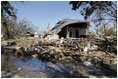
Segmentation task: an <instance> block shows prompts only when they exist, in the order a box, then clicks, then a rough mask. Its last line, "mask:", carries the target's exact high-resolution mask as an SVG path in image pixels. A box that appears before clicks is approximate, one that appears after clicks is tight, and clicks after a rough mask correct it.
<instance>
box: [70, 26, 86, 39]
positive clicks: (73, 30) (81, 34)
mask: <svg viewBox="0 0 118 79" xmlns="http://www.w3.org/2000/svg"><path fill="white" fill-rule="evenodd" d="M76 30H78V35H79V37H81V36H86V31H87V29H86V28H73V27H71V28H69V32H68V37H70V36H72V37H73V38H74V37H76ZM70 31H71V32H72V35H70ZM77 38H78V37H77Z"/></svg>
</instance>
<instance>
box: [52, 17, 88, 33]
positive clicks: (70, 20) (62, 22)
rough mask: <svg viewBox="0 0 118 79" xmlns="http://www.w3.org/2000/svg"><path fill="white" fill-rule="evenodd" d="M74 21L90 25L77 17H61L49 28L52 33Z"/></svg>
mask: <svg viewBox="0 0 118 79" xmlns="http://www.w3.org/2000/svg"><path fill="white" fill-rule="evenodd" d="M74 23H87V26H90V23H89V22H88V21H82V20H78V19H63V20H61V21H59V22H58V23H57V24H56V25H55V26H54V27H53V28H52V30H51V32H52V33H55V34H57V33H59V32H60V31H61V29H62V28H63V27H65V26H67V25H70V24H74Z"/></svg>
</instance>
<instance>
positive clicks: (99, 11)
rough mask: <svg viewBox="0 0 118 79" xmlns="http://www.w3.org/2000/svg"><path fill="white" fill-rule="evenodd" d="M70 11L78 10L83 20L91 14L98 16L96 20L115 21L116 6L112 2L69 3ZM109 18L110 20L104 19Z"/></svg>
mask: <svg viewBox="0 0 118 79" xmlns="http://www.w3.org/2000/svg"><path fill="white" fill-rule="evenodd" d="M69 4H71V5H72V10H77V9H80V13H81V15H83V16H84V19H88V18H89V17H90V16H91V15H92V14H93V13H96V15H99V18H98V17H97V18H96V19H97V20H114V21H117V4H116V2H113V1H70V3H69ZM106 16H110V17H111V18H110V19H109V18H106Z"/></svg>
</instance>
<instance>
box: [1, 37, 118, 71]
mask: <svg viewBox="0 0 118 79" xmlns="http://www.w3.org/2000/svg"><path fill="white" fill-rule="evenodd" d="M57 38H58V37H57V36H55V39H54V40H51V41H34V42H30V44H29V43H28V44H27V45H26V47H23V46H17V43H15V42H12V43H8V45H6V46H2V51H1V52H2V53H12V54H13V55H14V56H24V58H25V57H27V56H31V57H37V58H38V59H41V60H46V61H52V62H56V61H61V62H73V61H77V62H78V63H84V64H86V65H87V66H88V65H92V64H94V65H98V66H101V67H104V68H109V69H111V70H115V71H116V70H117V63H116V61H117V55H116V54H117V38H116V37H112V38H92V39H82V38H80V39H63V38H61V39H57ZM28 40H29V39H27V41H28ZM47 40H49V39H47ZM14 45H15V47H14V48H10V47H12V46H14ZM100 49H101V50H100ZM112 52H113V53H112Z"/></svg>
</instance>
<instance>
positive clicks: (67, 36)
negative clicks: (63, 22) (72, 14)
mask: <svg viewBox="0 0 118 79" xmlns="http://www.w3.org/2000/svg"><path fill="white" fill-rule="evenodd" d="M66 38H69V30H68V26H67V29H66Z"/></svg>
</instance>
